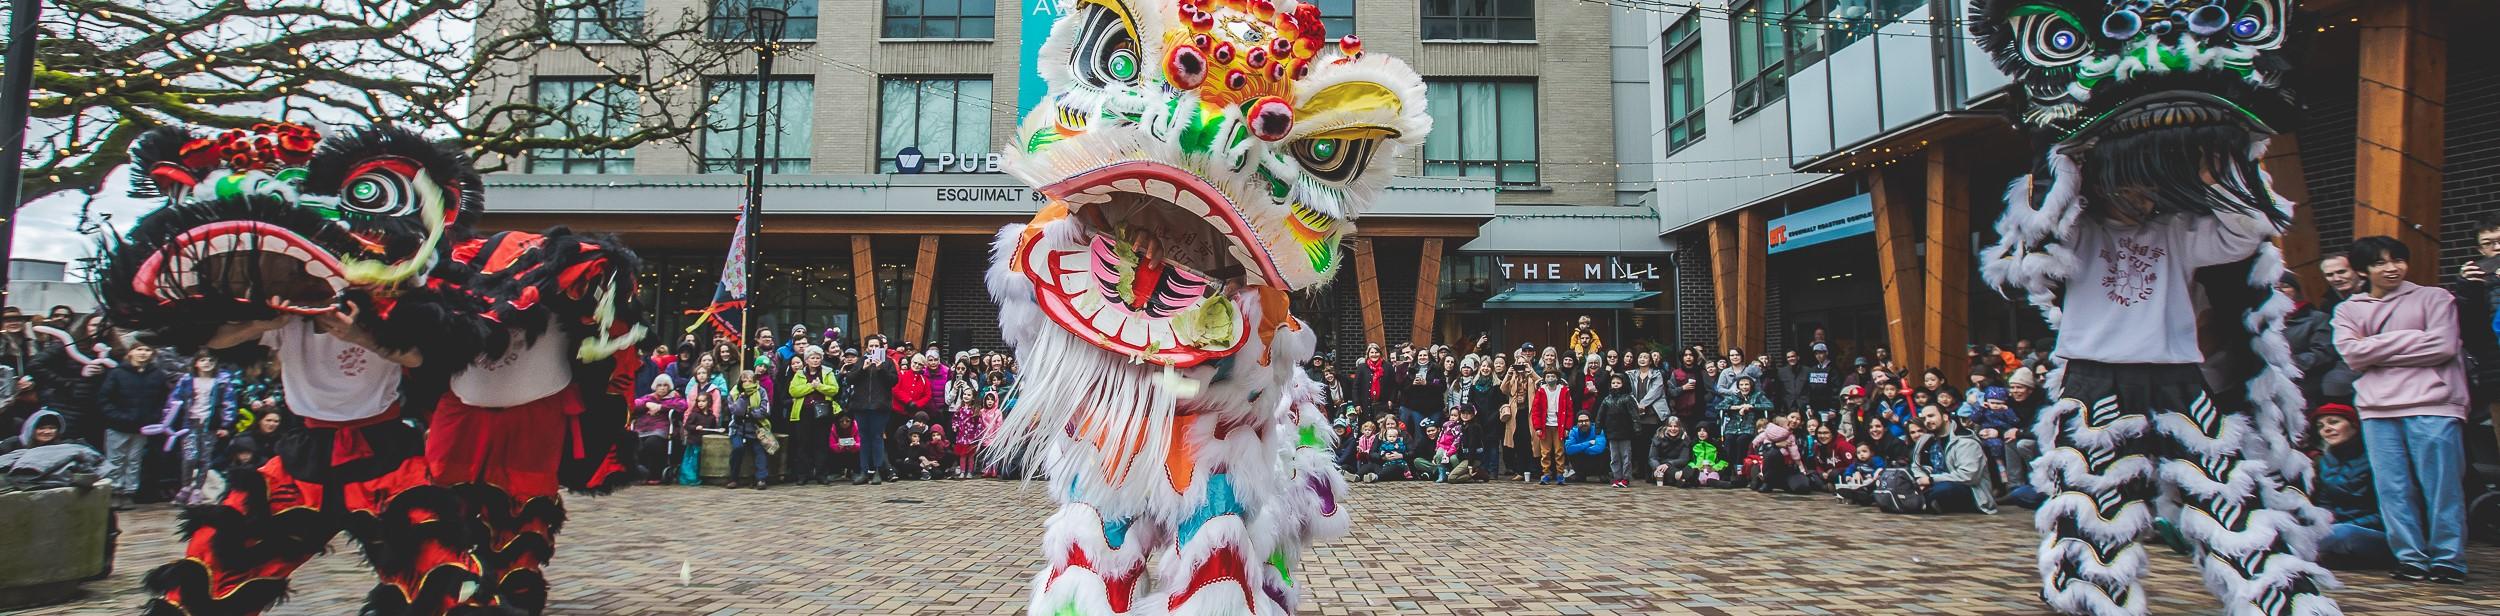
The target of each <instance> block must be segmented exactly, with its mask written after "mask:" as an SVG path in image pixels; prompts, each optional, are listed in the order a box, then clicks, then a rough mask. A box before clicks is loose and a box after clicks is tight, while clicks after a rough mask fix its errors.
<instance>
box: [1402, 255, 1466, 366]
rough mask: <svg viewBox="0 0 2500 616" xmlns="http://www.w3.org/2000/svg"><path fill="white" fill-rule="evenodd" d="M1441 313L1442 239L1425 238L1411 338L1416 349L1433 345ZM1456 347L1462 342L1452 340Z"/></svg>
mask: <svg viewBox="0 0 2500 616" xmlns="http://www.w3.org/2000/svg"><path fill="white" fill-rule="evenodd" d="M1440 311H1441V238H1437V237H1427V238H1424V252H1423V259H1422V263H1421V264H1418V265H1416V266H1415V331H1414V333H1413V335H1412V336H1411V338H1412V339H1413V340H1414V341H1415V346H1416V347H1419V348H1420V347H1425V346H1429V345H1431V344H1432V334H1433V329H1432V327H1433V323H1432V321H1433V317H1434V316H1435V315H1438V314H1440ZM1450 342H1451V344H1453V345H1455V344H1457V343H1459V342H1460V341H1457V340H1452V341H1450Z"/></svg>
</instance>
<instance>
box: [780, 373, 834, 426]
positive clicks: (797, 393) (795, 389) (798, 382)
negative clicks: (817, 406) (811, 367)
mask: <svg viewBox="0 0 2500 616" xmlns="http://www.w3.org/2000/svg"><path fill="white" fill-rule="evenodd" d="M841 372H842V371H840V370H835V369H832V368H826V369H825V370H824V372H822V373H820V374H818V375H816V380H813V381H810V380H807V369H806V368H800V369H797V370H792V371H790V421H799V420H802V419H805V418H806V413H807V397H808V396H824V397H825V404H828V405H832V406H833V414H835V415H840V414H842V402H841V401H840V399H838V398H835V397H834V394H837V393H841V392H842V378H841V376H840V374H841Z"/></svg>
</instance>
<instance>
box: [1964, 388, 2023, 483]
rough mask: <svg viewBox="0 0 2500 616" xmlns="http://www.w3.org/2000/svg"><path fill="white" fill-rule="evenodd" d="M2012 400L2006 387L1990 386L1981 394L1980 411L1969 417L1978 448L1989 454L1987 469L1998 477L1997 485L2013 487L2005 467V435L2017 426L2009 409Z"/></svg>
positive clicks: (2012, 412)
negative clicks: (1976, 430) (1976, 428)
mask: <svg viewBox="0 0 2500 616" xmlns="http://www.w3.org/2000/svg"><path fill="white" fill-rule="evenodd" d="M2012 401H2013V399H2012V398H2011V397H2009V396H2007V395H2006V393H2005V388H2003V387H1989V388H1987V389H1986V390H1984V391H1981V392H1980V402H1979V411H1978V412H1977V413H1976V414H1974V415H1973V416H1972V418H1971V420H1972V421H1973V422H1975V423H1977V424H1978V425H1979V445H1980V447H1981V448H1982V449H1984V450H1985V451H1987V452H1988V469H1989V472H1993V473H1996V474H1997V485H2012V484H2013V481H2012V480H2013V478H2012V477H2010V476H2008V475H2007V474H2006V465H2005V433H2006V431H2007V430H2012V429H2014V428H2017V427H2019V426H2016V425H2014V424H2015V422H2016V421H2019V420H2018V419H2016V418H2015V417H2014V409H2013V407H2011V406H2008V404H2009V403H2011V402H2012Z"/></svg>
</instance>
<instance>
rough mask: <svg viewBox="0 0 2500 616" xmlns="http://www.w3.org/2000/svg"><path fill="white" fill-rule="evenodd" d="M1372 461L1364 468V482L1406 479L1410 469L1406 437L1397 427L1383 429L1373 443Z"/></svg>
mask: <svg viewBox="0 0 2500 616" xmlns="http://www.w3.org/2000/svg"><path fill="white" fill-rule="evenodd" d="M1372 447H1373V448H1372V450H1371V463H1370V464H1369V465H1367V467H1366V468H1364V470H1363V482H1364V483H1371V482H1374V481H1380V480H1382V479H1387V480H1390V481H1396V480H1399V479H1405V478H1406V476H1407V471H1408V466H1409V465H1408V463H1407V457H1406V451H1407V450H1406V437H1405V435H1404V434H1403V433H1402V432H1400V431H1399V430H1398V429H1397V428H1396V427H1394V426H1392V427H1390V428H1388V429H1386V430H1382V431H1381V433H1380V438H1379V439H1378V440H1376V441H1374V442H1373V443H1372Z"/></svg>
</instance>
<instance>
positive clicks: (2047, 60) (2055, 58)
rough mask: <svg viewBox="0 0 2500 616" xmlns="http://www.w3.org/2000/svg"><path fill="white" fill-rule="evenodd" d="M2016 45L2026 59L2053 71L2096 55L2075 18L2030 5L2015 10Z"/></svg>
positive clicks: (2058, 10) (2047, 8)
mask: <svg viewBox="0 0 2500 616" xmlns="http://www.w3.org/2000/svg"><path fill="white" fill-rule="evenodd" d="M2012 25H2013V32H2014V44H2015V47H2016V48H2018V49H2020V50H2022V54H2023V59H2024V60H2026V61H2029V62H2031V63H2032V64H2033V65H2036V66H2042V67H2050V66H2065V65H2068V64H2073V63H2075V62H2076V61H2078V60H2082V59H2083V57H2084V56H2085V55H2087V54H2089V53H2091V51H2092V44H2091V41H2090V40H2089V39H2087V38H2085V36H2084V33H2083V27H2082V26H2081V24H2079V23H2078V22H2076V21H2075V16H2074V15H2071V14H2068V13H2067V12H2066V11H2063V10H2060V9H2057V8H2055V7H2050V6H2044V5H2038V4H2033V5H2026V6H2023V7H2020V8H2016V9H2014V15H2013V19H2012Z"/></svg>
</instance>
